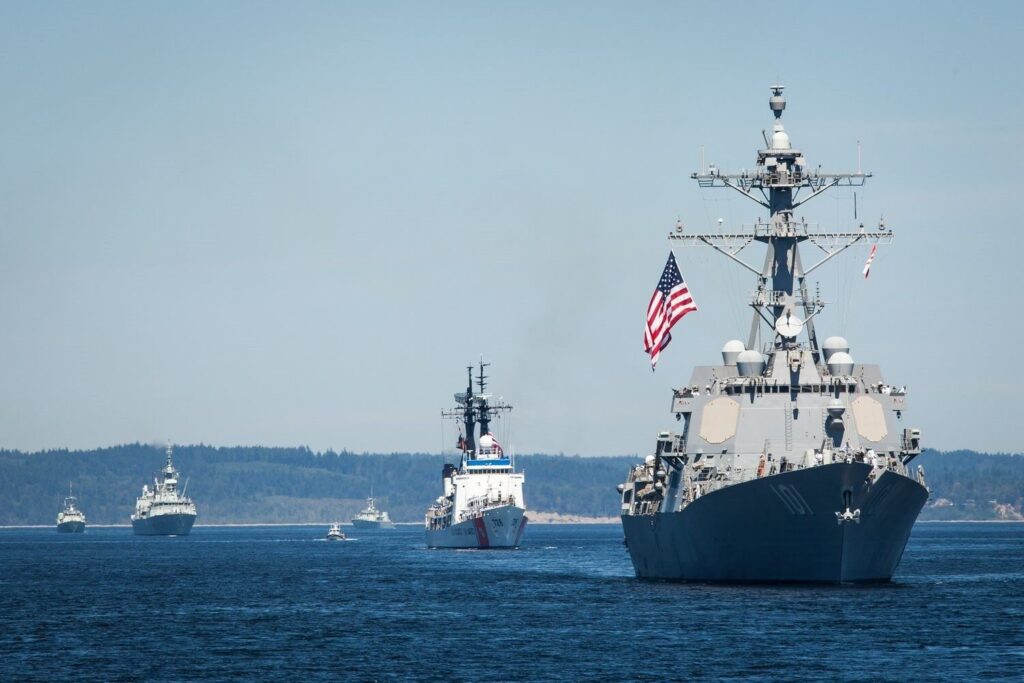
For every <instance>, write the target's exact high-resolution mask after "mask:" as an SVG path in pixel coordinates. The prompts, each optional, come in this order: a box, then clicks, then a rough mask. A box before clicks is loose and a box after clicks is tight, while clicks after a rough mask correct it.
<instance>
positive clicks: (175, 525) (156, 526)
mask: <svg viewBox="0 0 1024 683" xmlns="http://www.w3.org/2000/svg"><path fill="white" fill-rule="evenodd" d="M195 521H196V516H195V515H180V514H175V515H156V516H154V517H147V518H145V519H133V520H132V530H133V531H134V532H135V535H136V536H188V533H189V532H190V531H192V525H193V524H195Z"/></svg>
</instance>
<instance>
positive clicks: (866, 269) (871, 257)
mask: <svg viewBox="0 0 1024 683" xmlns="http://www.w3.org/2000/svg"><path fill="white" fill-rule="evenodd" d="M876 251H878V245H877V244H872V245H871V253H870V254H868V260H867V261H865V262H864V279H865V280H867V279H868V274H869V273H870V272H871V262H872V261H874V260H875V252H876Z"/></svg>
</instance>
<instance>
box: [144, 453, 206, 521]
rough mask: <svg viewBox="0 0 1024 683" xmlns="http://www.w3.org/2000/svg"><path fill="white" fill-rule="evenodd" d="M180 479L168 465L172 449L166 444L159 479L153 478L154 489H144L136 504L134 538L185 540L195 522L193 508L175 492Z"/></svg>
mask: <svg viewBox="0 0 1024 683" xmlns="http://www.w3.org/2000/svg"><path fill="white" fill-rule="evenodd" d="M179 481H180V475H179V474H178V470H176V469H175V468H174V463H173V462H171V445H170V444H167V463H166V464H165V465H164V468H163V469H162V470H160V476H159V477H154V478H153V488H149V486H148V485H143V487H142V495H140V496H139V497H138V499H137V500H136V501H135V512H134V513H133V514H132V529H133V530H134V531H135V535H136V536H188V532H190V531H191V530H192V525H193V524H195V521H196V504H195V503H194V502H192V499H191V498H189V497H188V496H186V495H185V492H186V491H187V490H188V482H187V481H186V482H185V487H184V488H183V489H182V490H180V491H179V490H178V482H179Z"/></svg>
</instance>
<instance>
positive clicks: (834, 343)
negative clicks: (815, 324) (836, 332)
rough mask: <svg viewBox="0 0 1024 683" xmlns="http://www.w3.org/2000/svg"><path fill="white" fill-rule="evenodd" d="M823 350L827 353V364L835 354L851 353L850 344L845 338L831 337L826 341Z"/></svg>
mask: <svg viewBox="0 0 1024 683" xmlns="http://www.w3.org/2000/svg"><path fill="white" fill-rule="evenodd" d="M821 350H822V351H823V352H824V353H825V362H826V363H827V362H828V359H829V358H831V357H832V354H833V353H836V352H837V351H838V352H842V353H849V352H850V342H848V341H846V339H844V338H843V337H829V338H828V339H826V340H825V343H824V344H822V345H821Z"/></svg>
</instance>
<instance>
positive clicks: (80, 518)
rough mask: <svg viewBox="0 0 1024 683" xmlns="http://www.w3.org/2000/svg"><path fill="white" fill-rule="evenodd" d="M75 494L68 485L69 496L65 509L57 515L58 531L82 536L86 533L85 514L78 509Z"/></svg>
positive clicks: (66, 499)
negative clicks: (81, 534)
mask: <svg viewBox="0 0 1024 683" xmlns="http://www.w3.org/2000/svg"><path fill="white" fill-rule="evenodd" d="M77 501H78V499H77V498H75V495H74V492H73V491H72V489H71V484H68V495H67V497H66V498H65V499H64V508H63V509H62V510H61V511H60V512H58V513H57V531H59V532H60V533H62V534H80V533H82V532H83V531H85V513H84V512H82V511H81V510H79V509H78V507H77V506H76V505H75V503H76V502H77Z"/></svg>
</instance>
